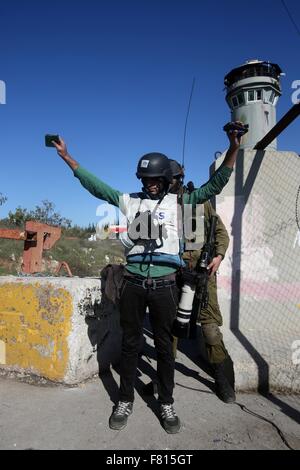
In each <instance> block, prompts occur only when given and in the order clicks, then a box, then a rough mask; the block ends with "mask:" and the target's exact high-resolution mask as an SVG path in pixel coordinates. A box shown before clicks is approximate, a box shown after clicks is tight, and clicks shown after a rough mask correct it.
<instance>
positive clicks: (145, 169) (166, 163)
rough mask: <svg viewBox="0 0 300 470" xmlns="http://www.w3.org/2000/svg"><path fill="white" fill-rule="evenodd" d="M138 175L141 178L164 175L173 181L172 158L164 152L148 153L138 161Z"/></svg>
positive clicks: (167, 179)
mask: <svg viewBox="0 0 300 470" xmlns="http://www.w3.org/2000/svg"><path fill="white" fill-rule="evenodd" d="M136 176H137V177H138V178H139V179H140V178H156V177H162V178H165V179H166V181H167V183H172V179H173V175H172V170H171V166H170V160H169V159H168V157H166V155H164V154H163V153H147V154H146V155H143V156H142V157H141V158H140V160H139V162H138V166H137V172H136Z"/></svg>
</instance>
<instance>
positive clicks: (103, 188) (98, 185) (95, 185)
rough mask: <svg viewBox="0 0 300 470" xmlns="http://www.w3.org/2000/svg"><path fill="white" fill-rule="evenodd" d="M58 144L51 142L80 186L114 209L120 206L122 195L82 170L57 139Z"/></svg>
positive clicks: (63, 144) (64, 145)
mask: <svg viewBox="0 0 300 470" xmlns="http://www.w3.org/2000/svg"><path fill="white" fill-rule="evenodd" d="M59 140H60V143H59V144H57V143H56V142H54V141H53V144H54V145H55V147H56V150H57V153H58V155H59V156H60V157H61V158H62V159H63V160H64V161H65V162H66V164H67V165H68V166H69V167H70V168H71V169H72V170H73V173H74V176H75V177H76V178H78V179H79V181H80V183H81V184H82V186H83V187H84V188H85V189H87V190H88V191H89V192H90V193H91V194H92V195H93V196H95V197H96V198H98V199H102V200H103V201H107V202H108V203H109V204H113V205H114V206H116V207H119V206H120V200H121V196H122V193H121V192H120V191H117V190H116V189H113V188H111V187H110V186H108V185H107V184H106V183H103V181H101V180H100V179H99V178H97V176H95V175H93V174H92V173H90V172H89V171H87V170H85V169H84V168H82V167H81V166H80V165H79V163H78V162H77V161H76V160H74V159H73V158H72V157H71V155H70V154H69V153H68V150H67V146H66V144H65V142H64V141H63V139H62V138H61V137H60V138H59Z"/></svg>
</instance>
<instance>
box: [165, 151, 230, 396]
mask: <svg viewBox="0 0 300 470" xmlns="http://www.w3.org/2000/svg"><path fill="white" fill-rule="evenodd" d="M171 168H172V173H173V185H172V187H171V189H170V191H171V192H173V193H176V194H178V197H179V199H180V198H181V197H182V195H183V194H184V193H186V192H188V189H187V188H185V187H184V186H183V177H184V172H183V168H182V166H181V165H180V164H179V163H178V162H176V161H175V160H171ZM190 186H191V185H190ZM203 206H204V235H205V236H204V239H205V238H206V237H207V234H208V233H209V229H210V221H211V218H212V216H213V215H216V216H217V214H216V212H215V210H214V209H213V208H212V205H211V204H210V202H208V201H207V202H204V204H203ZM217 217H218V223H217V226H216V231H215V255H214V257H213V259H212V261H211V263H210V264H209V266H208V268H209V269H210V277H209V281H208V288H207V290H208V306H207V308H202V309H200V310H199V312H198V316H197V323H200V324H201V329H202V333H203V338H204V342H205V349H206V353H207V359H208V361H209V363H210V364H211V366H212V368H213V371H214V375H215V387H216V395H217V396H218V397H219V398H220V399H221V400H222V401H224V402H225V403H233V402H234V401H235V392H234V369H233V362H232V360H231V357H230V356H229V354H228V351H227V350H226V348H225V345H224V342H223V336H222V333H221V331H220V328H219V327H220V326H222V323H223V322H222V315H221V312H220V307H219V304H218V297H217V282H216V272H217V270H218V268H219V266H220V264H221V262H222V260H223V259H224V256H225V253H226V250H227V248H228V245H229V236H228V233H227V230H226V228H225V225H224V224H223V222H222V220H221V218H220V217H219V216H217ZM197 222H198V223H199V220H197ZM200 255H201V250H200V251H199V250H191V251H185V252H184V254H183V259H184V260H185V262H186V264H187V265H188V268H189V269H195V267H196V263H197V260H198V259H199V257H200Z"/></svg>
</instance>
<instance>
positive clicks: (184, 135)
mask: <svg viewBox="0 0 300 470" xmlns="http://www.w3.org/2000/svg"><path fill="white" fill-rule="evenodd" d="M194 86H195V77H194V78H193V83H192V88H191V93H190V99H189V104H188V109H187V113H186V118H185V125H184V134H183V148H182V166H183V168H184V157H185V138H186V129H187V123H188V118H189V114H190V107H191V102H192V96H193V91H194Z"/></svg>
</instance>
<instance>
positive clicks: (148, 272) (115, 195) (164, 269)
mask: <svg viewBox="0 0 300 470" xmlns="http://www.w3.org/2000/svg"><path fill="white" fill-rule="evenodd" d="M231 173H232V169H230V168H228V167H226V166H221V167H219V168H218V170H217V171H216V172H215V173H214V174H213V175H212V177H211V178H210V180H209V181H208V182H207V183H205V184H204V185H203V186H201V187H200V188H198V189H196V190H195V191H193V192H192V193H191V194H184V196H183V202H184V204H188V203H190V204H193V205H196V204H201V203H204V202H205V201H207V200H209V199H210V198H211V197H212V196H215V195H216V194H219V193H220V192H221V191H222V189H223V187H224V186H225V185H226V184H227V182H228V180H229V178H230V175H231ZM74 176H75V177H76V178H78V179H79V181H80V183H81V184H82V186H83V187H84V188H85V189H87V190H88V191H89V192H90V193H91V194H93V196H95V197H96V198H98V199H102V200H103V201H106V202H108V203H109V204H112V205H114V206H116V207H119V205H120V196H122V194H123V193H122V192H120V191H118V190H116V189H113V188H111V187H110V186H109V185H107V184H106V183H104V182H103V181H101V180H100V179H99V178H97V177H96V176H95V175H93V174H92V173H90V172H89V171H87V170H85V169H84V168H82V167H81V166H79V167H78V168H76V170H74ZM126 269H127V270H128V271H130V272H131V273H134V274H140V275H142V276H150V277H160V276H166V275H167V274H170V273H172V272H175V271H176V269H175V268H171V267H168V266H155V265H151V264H150V265H149V264H143V263H141V264H137V263H128V264H127V265H126Z"/></svg>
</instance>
